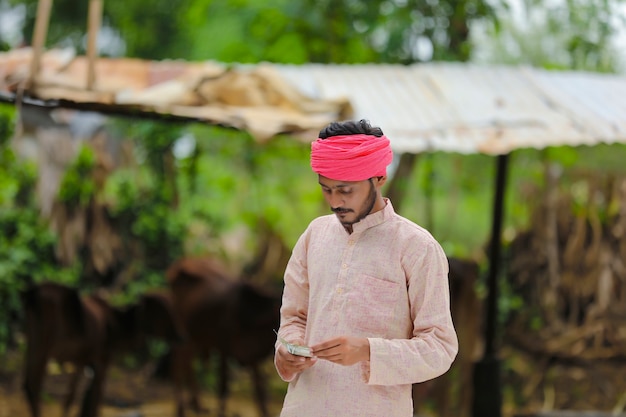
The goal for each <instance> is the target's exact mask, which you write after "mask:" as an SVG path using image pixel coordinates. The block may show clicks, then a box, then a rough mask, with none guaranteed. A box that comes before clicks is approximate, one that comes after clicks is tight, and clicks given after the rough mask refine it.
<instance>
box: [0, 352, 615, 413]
mask: <svg viewBox="0 0 626 417" xmlns="http://www.w3.org/2000/svg"><path fill="white" fill-rule="evenodd" d="M502 356H503V358H502V359H503V360H502V368H503V396H504V398H503V401H504V404H503V417H515V416H519V415H533V413H537V412H539V411H541V410H543V411H546V410H598V411H603V412H615V413H620V412H624V410H625V409H626V364H624V363H622V364H615V363H599V364H595V365H593V366H581V365H567V366H566V365H563V364H554V363H549V362H545V361H543V360H540V359H538V358H536V357H533V356H529V355H525V354H523V353H521V352H519V351H512V350H511V349H510V348H504V349H503V350H502ZM20 367H21V365H20V355H19V354H17V353H13V354H11V355H10V356H9V357H7V356H5V357H3V358H0V417H30V415H29V413H28V410H27V408H26V403H25V400H24V396H23V393H22V390H21V382H22V378H21V372H20V370H19V369H20ZM265 371H266V373H267V374H268V376H269V379H268V395H269V403H268V406H269V410H270V415H271V416H278V415H279V413H280V407H281V404H282V400H283V397H284V393H285V391H286V387H287V386H286V384H285V383H284V382H282V381H281V380H280V379H279V378H278V377H277V376H276V375H275V371H274V368H273V364H272V363H271V361H268V363H267V364H266V367H265ZM233 372H234V374H233V383H232V385H231V392H232V395H231V397H230V399H229V401H228V405H227V417H258V416H259V413H258V410H257V408H256V405H255V403H254V402H253V400H252V398H253V395H252V387H251V384H250V378H249V376H248V374H247V373H245V372H244V371H242V370H239V371H238V370H234V371H233ZM49 373H50V375H48V376H47V377H46V380H45V387H44V394H43V395H42V411H43V413H42V417H49V416H53V417H54V416H60V414H61V405H60V404H61V400H62V398H63V396H64V395H65V393H66V390H67V379H68V377H69V375H68V374H63V373H61V370H60V368H59V367H58V366H57V365H55V364H51V365H50V366H49ZM142 375H145V374H142V373H141V372H138V371H129V370H127V369H125V368H122V367H120V366H114V367H113V368H111V370H110V372H109V378H108V380H107V385H106V389H105V395H104V401H103V407H102V408H101V412H100V417H174V416H175V413H174V410H175V407H174V402H173V400H172V398H173V389H172V386H171V384H170V383H169V382H168V381H164V380H159V379H155V378H147V377H146V376H142ZM202 399H203V403H204V405H205V406H207V407H208V408H209V410H210V411H211V412H209V413H208V414H200V415H199V414H196V413H193V412H188V414H187V416H188V417H198V416H206V417H211V416H215V410H216V408H217V399H216V397H215V394H214V390H213V389H212V388H211V387H210V386H208V387H205V388H204V389H203V397H202ZM77 411H78V407H77V406H76V407H74V408H73V410H72V413H71V414H70V415H71V416H75V415H77V414H76V413H77ZM422 414H423V415H424V416H427V417H434V416H435V413H433V412H431V411H430V410H424V411H423V413H422ZM459 415H467V413H460V414H459ZM355 417H356V416H355Z"/></svg>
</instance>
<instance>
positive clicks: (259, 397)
mask: <svg viewBox="0 0 626 417" xmlns="http://www.w3.org/2000/svg"><path fill="white" fill-rule="evenodd" d="M250 371H251V372H252V383H253V384H254V393H255V394H256V403H257V406H258V407H259V414H260V415H261V417H269V412H268V410H267V390H266V386H265V383H266V380H265V375H264V373H263V371H262V370H261V368H260V367H259V365H258V364H254V365H251V366H250Z"/></svg>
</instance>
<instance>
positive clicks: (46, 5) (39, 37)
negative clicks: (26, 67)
mask: <svg viewBox="0 0 626 417" xmlns="http://www.w3.org/2000/svg"><path fill="white" fill-rule="evenodd" d="M51 10H52V0H39V3H38V4H37V16H36V17H35V30H34V32H33V44H32V48H33V59H32V60H31V62H30V74H29V75H30V76H29V79H28V88H31V87H33V86H34V85H35V80H36V78H37V75H39V70H40V67H41V55H42V54H43V51H44V48H45V45H46V37H47V35H48V24H49V22H50V11H51Z"/></svg>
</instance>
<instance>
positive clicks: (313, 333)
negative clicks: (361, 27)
mask: <svg viewBox="0 0 626 417" xmlns="http://www.w3.org/2000/svg"><path fill="white" fill-rule="evenodd" d="M392 158H393V154H392V151H391V147H390V145H389V140H388V139H387V138H386V137H385V136H384V134H383V132H382V130H381V129H380V128H378V127H372V126H371V125H370V124H369V122H368V121H366V120H361V121H358V122H355V121H347V122H335V123H331V124H330V125H328V126H327V127H325V128H324V129H322V130H321V131H320V135H319V139H317V140H316V141H315V142H313V143H312V145H311V167H312V169H313V171H314V172H316V173H317V174H318V178H319V183H320V186H321V188H322V192H323V194H324V198H325V199H326V201H327V202H328V204H329V205H330V208H331V210H332V211H333V213H334V215H327V216H322V217H319V218H317V219H315V220H313V221H312V222H311V224H310V225H309V227H308V228H307V229H306V231H305V232H304V233H303V234H302V235H301V236H300V238H299V239H298V242H297V243H296V245H295V247H294V249H293V252H292V256H291V258H290V260H289V264H288V265H287V268H286V270H285V277H284V281H285V283H284V284H285V285H284V293H283V300H282V307H281V325H280V329H279V332H278V333H279V339H278V341H277V343H276V354H275V365H276V369H277V371H278V374H279V375H280V377H281V378H282V379H283V380H284V381H287V382H289V387H288V390H287V395H286V397H285V401H284V404H283V409H282V413H281V417H325V416H328V417H342V416H346V417H348V416H349V417H355V416H358V417H367V416H372V417H374V416H375V417H394V416H398V417H410V416H412V415H413V404H412V397H411V386H412V384H413V383H417V382H423V381H426V380H429V379H432V378H435V377H437V376H439V375H441V374H443V373H444V372H446V371H447V370H448V369H449V368H450V365H451V364H452V361H453V360H454V358H455V356H456V353H457V350H458V342H457V337H456V333H455V331H454V327H453V324H452V318H451V316H450V300H449V288H448V261H447V258H446V256H445V254H444V252H443V250H442V248H441V246H440V245H439V244H438V243H437V241H436V240H435V239H434V238H433V237H432V235H431V234H430V233H429V232H428V231H426V230H425V229H423V228H422V227H420V226H418V225H416V224H415V223H413V222H411V221H409V220H407V219H405V218H403V217H401V216H399V215H398V214H396V213H395V212H394V210H393V206H392V205H391V201H389V200H388V199H386V198H384V197H382V194H381V187H382V186H383V185H384V184H385V181H386V180H387V173H386V170H387V166H388V165H389V164H390V163H391V161H392ZM287 342H290V343H292V344H296V345H303V346H308V347H309V348H310V353H311V357H307V356H299V355H294V354H291V353H289V351H288V349H287V345H286V343H287ZM305 354H306V352H305Z"/></svg>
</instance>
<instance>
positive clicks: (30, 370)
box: [24, 342, 48, 417]
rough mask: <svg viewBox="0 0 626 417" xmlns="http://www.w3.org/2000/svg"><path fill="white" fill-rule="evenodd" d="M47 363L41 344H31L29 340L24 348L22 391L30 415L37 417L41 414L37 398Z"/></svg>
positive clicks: (39, 394)
mask: <svg viewBox="0 0 626 417" xmlns="http://www.w3.org/2000/svg"><path fill="white" fill-rule="evenodd" d="M47 364H48V352H47V351H45V350H44V348H43V347H42V346H33V344H32V343H30V342H29V343H28V346H27V348H26V361H25V364H24V393H25V395H26V401H27V403H28V408H29V409H30V415H31V417H39V416H40V415H41V404H40V402H39V399H40V396H41V387H42V386H43V380H44V377H45V371H46V365H47Z"/></svg>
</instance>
